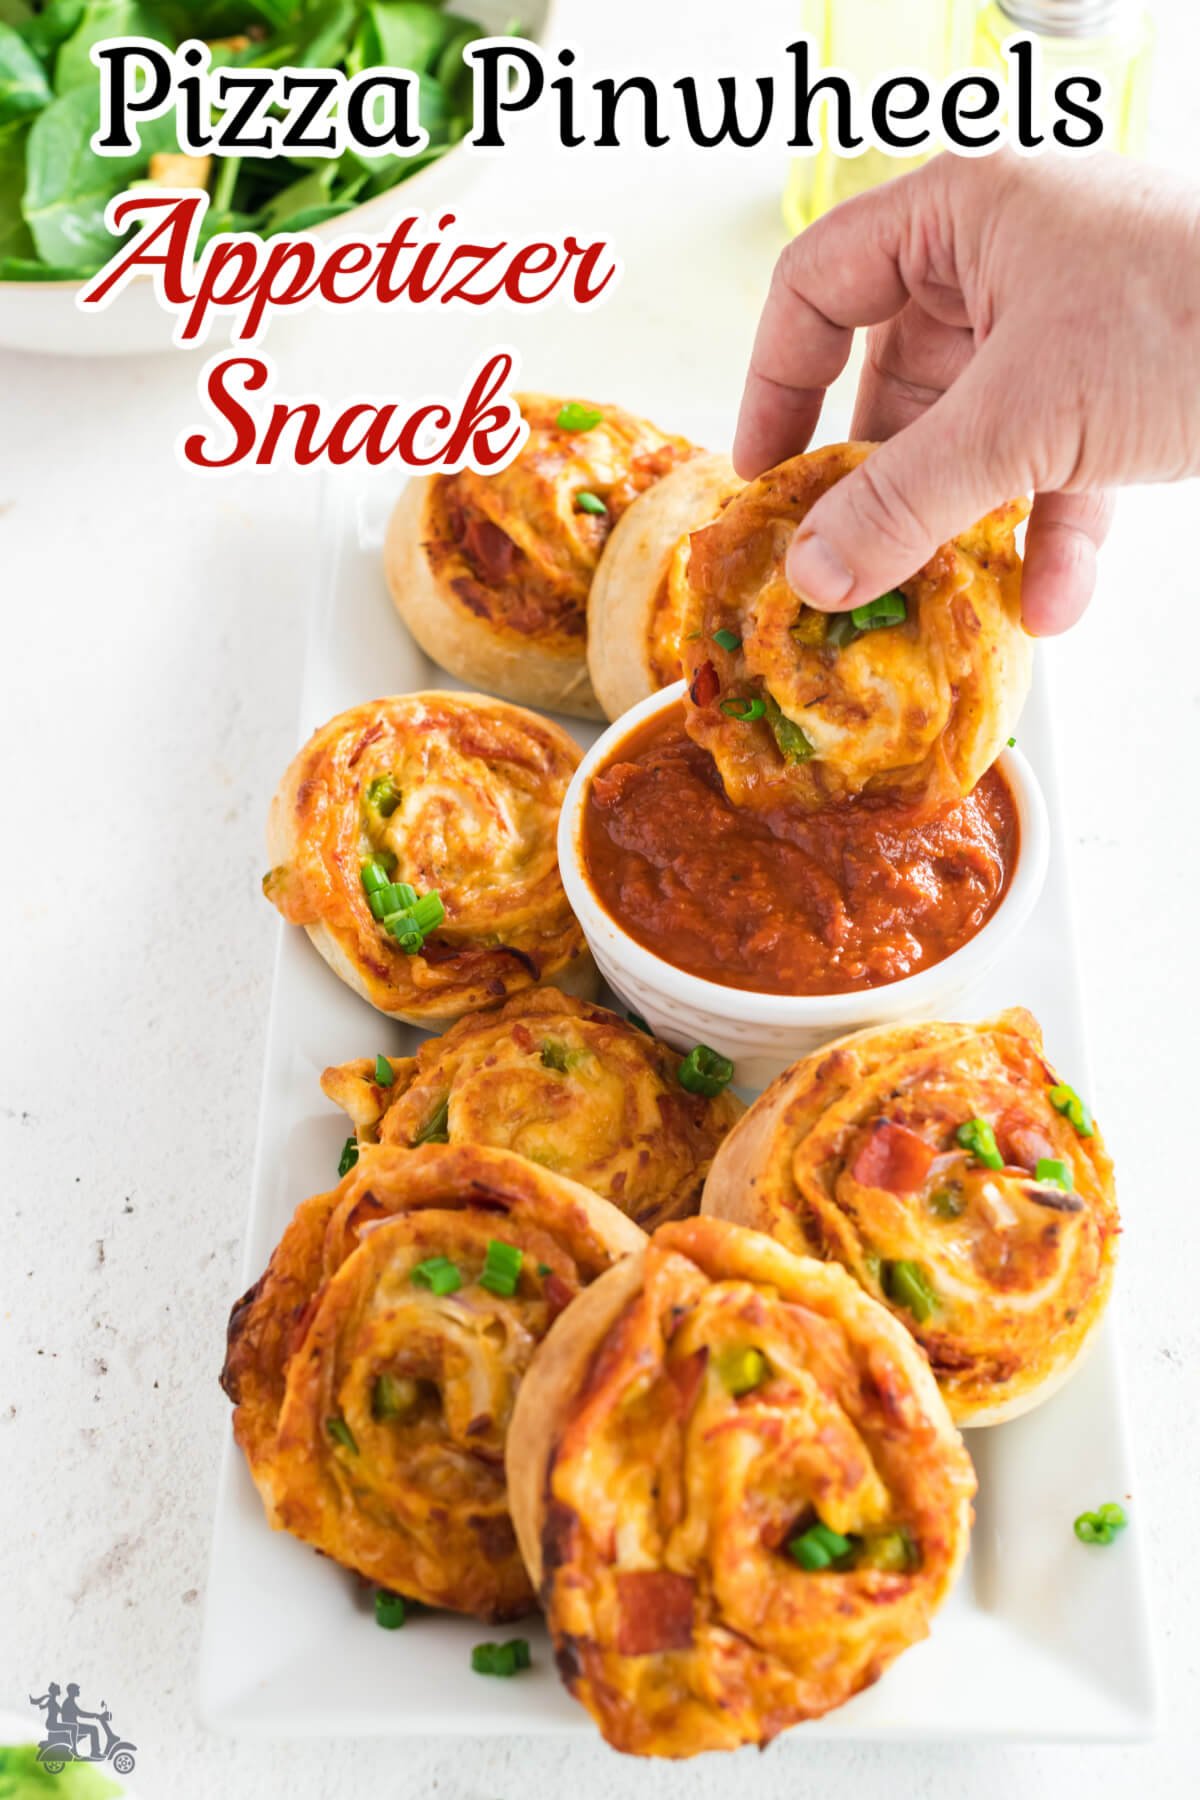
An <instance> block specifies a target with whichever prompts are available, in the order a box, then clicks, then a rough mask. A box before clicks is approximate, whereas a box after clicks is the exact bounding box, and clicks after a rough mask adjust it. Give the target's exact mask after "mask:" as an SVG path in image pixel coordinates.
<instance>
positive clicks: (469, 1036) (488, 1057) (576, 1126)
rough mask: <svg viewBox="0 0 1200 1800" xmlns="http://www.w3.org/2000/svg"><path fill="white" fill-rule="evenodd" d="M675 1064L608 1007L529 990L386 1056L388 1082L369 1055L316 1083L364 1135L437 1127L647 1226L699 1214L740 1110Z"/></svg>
mask: <svg viewBox="0 0 1200 1800" xmlns="http://www.w3.org/2000/svg"><path fill="white" fill-rule="evenodd" d="M385 1060H386V1059H385ZM679 1066H680V1057H679V1053H678V1051H676V1050H672V1049H670V1047H669V1046H668V1045H666V1044H661V1043H659V1042H658V1040H657V1039H656V1038H653V1037H650V1036H648V1035H647V1033H646V1032H644V1031H640V1030H638V1028H637V1027H636V1026H634V1025H631V1024H629V1023H628V1022H627V1021H626V1020H625V1019H622V1018H619V1017H618V1016H617V1014H616V1013H613V1012H609V1011H608V1009H607V1008H606V1007H603V1006H590V1005H587V1004H585V1003H584V1002H583V1001H581V1000H574V999H572V998H571V997H570V996H569V995H567V994H562V993H559V992H558V990H557V989H555V988H534V989H531V990H529V991H528V992H526V993H524V994H518V995H515V996H514V998H513V999H511V1000H509V1001H508V1002H507V1003H506V1004H505V1005H504V1006H502V1007H500V1008H499V1009H498V1010H497V1011H496V1012H488V1013H473V1014H472V1015H471V1016H470V1017H469V1018H466V1019H460V1020H459V1022H458V1024H457V1025H455V1026H453V1027H452V1028H451V1029H450V1030H449V1031H448V1032H446V1034H445V1036H443V1037H439V1038H431V1039H429V1040H428V1041H427V1042H426V1043H424V1044H422V1045H421V1047H420V1049H419V1050H418V1051H417V1054H416V1055H415V1056H408V1057H397V1058H392V1059H390V1060H389V1061H388V1071H389V1072H390V1074H391V1077H392V1080H391V1082H390V1084H388V1085H384V1086H381V1085H380V1084H379V1082H378V1080H377V1079H376V1076H377V1073H378V1068H377V1063H376V1060H375V1059H373V1058H366V1057H364V1058H362V1059H361V1060H360V1061H357V1062H351V1063H344V1064H342V1065H341V1066H340V1067H338V1068H333V1069H326V1071H325V1073H324V1075H323V1076H322V1077H321V1086H322V1088H323V1089H324V1090H325V1092H326V1094H328V1096H329V1098H330V1099H331V1100H334V1101H336V1102H337V1104H338V1105H339V1106H341V1107H343V1108H344V1109H345V1111H346V1112H347V1113H349V1115H350V1117H351V1119H352V1120H353V1122H354V1126H355V1129H356V1131H357V1133H358V1137H359V1141H360V1142H362V1143H376V1142H378V1143H383V1144H401V1145H402V1144H412V1143H413V1142H415V1141H419V1140H420V1139H421V1138H422V1136H423V1135H424V1134H425V1133H427V1132H429V1131H430V1129H431V1128H436V1129H437V1130H438V1132H439V1134H440V1135H444V1136H445V1137H446V1139H447V1140H448V1141H449V1142H450V1143H452V1144H458V1143H472V1144H491V1145H492V1146H494V1147H495V1148H498V1149H505V1150H514V1151H516V1152H518V1154H520V1155H521V1156H527V1157H529V1159H530V1160H531V1161H532V1162H535V1163H538V1164H539V1165H540V1166H541V1167H543V1168H548V1169H553V1170H555V1171H556V1172H557V1173H558V1174H560V1175H568V1176H570V1177H571V1179H572V1180H574V1181H581V1182H582V1183H583V1184H584V1186H585V1187H588V1188H591V1189H592V1190H593V1192H595V1193H597V1194H601V1195H602V1196H603V1197H604V1198H605V1199H606V1200H611V1201H612V1202H613V1204H614V1205H615V1206H619V1207H620V1209H621V1211H622V1212H624V1213H626V1214H628V1216H629V1217H630V1218H631V1219H635V1220H636V1221H637V1223H638V1224H639V1225H641V1226H642V1227H643V1228H644V1229H646V1230H647V1231H649V1230H653V1228H654V1226H655V1225H658V1224H661V1223H662V1222H663V1221H664V1220H665V1219H674V1218H682V1217H684V1216H685V1215H686V1214H688V1213H694V1212H698V1211H699V1208H700V1193H701V1190H702V1188H703V1186H704V1177H705V1175H706V1174H707V1173H708V1169H709V1165H710V1163H711V1162H712V1158H713V1154H714V1152H715V1150H716V1148H717V1145H718V1144H719V1143H720V1141H721V1139H722V1138H723V1137H724V1136H725V1133H726V1132H727V1131H728V1130H729V1129H730V1127H731V1126H732V1125H733V1124H734V1123H735V1122H736V1121H737V1120H738V1119H739V1118H740V1117H741V1115H742V1113H743V1112H744V1111H745V1108H744V1107H743V1105H742V1103H741V1101H740V1100H738V1099H737V1098H736V1096H735V1095H733V1094H731V1093H729V1092H728V1091H726V1092H725V1093H722V1094H718V1095H716V1096H715V1097H714V1098H711V1099H709V1098H706V1097H705V1096H704V1095H702V1094H693V1093H690V1092H689V1091H688V1090H687V1089H686V1088H684V1087H682V1086H681V1085H680V1082H679Z"/></svg>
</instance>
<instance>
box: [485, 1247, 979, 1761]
mask: <svg viewBox="0 0 1200 1800" xmlns="http://www.w3.org/2000/svg"><path fill="white" fill-rule="evenodd" d="M508 1466H509V1488H510V1501H511V1505H512V1511H513V1519H514V1523H515V1525H516V1528H517V1534H518V1538H519V1540H520V1544H521V1549H522V1552H523V1554H524V1557H525V1561H526V1564H527V1566H528V1568H529V1571H530V1574H531V1576H532V1577H533V1580H534V1583H535V1586H536V1587H537V1589H538V1592H539V1594H540V1596H541V1600H542V1603H543V1606H544V1608H545V1612H546V1618H547V1622H548V1624H549V1627H550V1631H551V1634H552V1637H553V1640H554V1647H555V1654H556V1658H557V1662H558V1667H559V1670H560V1673H561V1674H562V1676H563V1679H564V1681H565V1682H566V1684H567V1686H568V1688H569V1689H570V1690H571V1692H572V1693H573V1694H574V1695H575V1696H576V1698H577V1699H579V1700H580V1701H582V1703H583V1705H584V1706H586V1707H587V1709H588V1711H589V1712H590V1713H591V1714H592V1716H593V1717H594V1718H595V1719H596V1721H597V1723H598V1724H599V1726H600V1729H601V1731H602V1732H603V1733H604V1736H605V1737H606V1738H607V1739H608V1741H609V1743H611V1744H613V1745H615V1746H616V1748H618V1749H620V1750H625V1751H630V1752H633V1753H634V1754H637V1755H644V1756H649V1755H658V1756H692V1755H695V1754H696V1753H697V1752H699V1751H703V1750H717V1749H734V1748H736V1747H737V1746H738V1745H739V1744H747V1743H756V1744H762V1743H766V1742H767V1741H769V1739H771V1738H772V1737H774V1736H775V1735H776V1734H777V1733H779V1732H780V1731H783V1730H784V1729H785V1728H786V1727H787V1726H789V1725H792V1724H794V1723H796V1722H797V1721H798V1720H801V1719H809V1718H815V1717H818V1716H819V1715H820V1714H822V1713H825V1712H828V1711H829V1710H830V1709H831V1708H832V1707H835V1706H840V1705H841V1704H842V1703H843V1702H844V1701H846V1700H848V1699H849V1698H850V1697H851V1696H852V1695H853V1694H855V1693H857V1692H859V1690H860V1689H862V1688H864V1687H866V1686H868V1685H869V1684H870V1683H871V1682H873V1681H875V1680H876V1679H877V1678H878V1677H879V1675H881V1674H882V1672H883V1671H884V1670H885V1669H886V1668H887V1666H888V1664H889V1663H890V1662H892V1661H893V1660H894V1658H895V1657H896V1656H898V1655H899V1654H900V1652H901V1651H902V1650H904V1649H905V1648H906V1647H907V1645H909V1644H911V1643H913V1642H915V1641H916V1640H917V1639H919V1638H922V1637H924V1636H925V1635H926V1633H927V1631H928V1628H929V1621H930V1618H931V1615H932V1614H933V1613H934V1611H935V1610H936V1608H937V1607H938V1606H939V1605H940V1604H941V1602H942V1600H943V1599H944V1598H945V1595H946V1593H947V1591H948V1589H949V1588H950V1585H951V1583H952V1582H953V1580H954V1577H955V1575H956V1574H957V1572H958V1569H959V1567H960V1565H961V1562H962V1559H963V1557H964V1555H965V1553H966V1548H967V1537H968V1531H969V1526H970V1517H971V1498H972V1495H973V1494H974V1491H975V1481H974V1475H973V1472H972V1469H971V1464H970V1461H969V1459H968V1457H967V1454H966V1452H965V1450H964V1449H963V1446H962V1441H961V1439H960V1438H959V1436H958V1433H957V1432H956V1431H955V1429H954V1427H953V1425H952V1424H951V1421H950V1417H949V1414H948V1413H947V1411H946V1406H945V1402H944V1401H943V1400H942V1397H941V1395H940V1394H939V1393H938V1390H937V1385H936V1383H935V1382H934V1380H933V1377H932V1375H931V1373H930V1370H929V1365H928V1363H927V1362H926V1360H925V1358H924V1357H923V1356H922V1355H921V1353H920V1351H919V1350H917V1348H916V1346H915V1345H914V1344H913V1342H912V1339H911V1338H910V1337H909V1336H908V1334H907V1333H906V1332H905V1331H904V1330H903V1329H902V1328H901V1327H900V1326H898V1325H897V1323H896V1321H895V1320H894V1319H892V1318H891V1317H890V1316H889V1315H888V1314H887V1313H886V1312H885V1311H884V1309H883V1308H882V1307H879V1306H877V1305H876V1304H875V1302H874V1301H873V1300H870V1299H868V1297H867V1296H866V1295H865V1294H864V1293H863V1292H862V1291H861V1289H860V1288H858V1287H856V1285H855V1284H854V1283H853V1282H852V1281H851V1280H850V1279H849V1278H848V1277H847V1276H846V1275H845V1273H844V1272H843V1271H842V1270H841V1269H837V1268H833V1267H830V1266H829V1265H827V1264H822V1263H818V1262H815V1261H813V1260H812V1259H811V1258H800V1257H794V1256H792V1255H791V1254H790V1252H788V1251H786V1250H784V1249H783V1248H782V1246H781V1245H779V1244H776V1243H773V1242H772V1241H771V1240H770V1239H768V1238H766V1237H763V1236H761V1235H760V1234H759V1233H756V1232H750V1231H745V1230H743V1229H741V1228H740V1227H738V1226H735V1225H728V1224H725V1223H724V1222H723V1221H720V1220H716V1219H703V1218H702V1219H689V1220H685V1221H681V1222H677V1223H673V1224H670V1225H665V1226H663V1227H662V1228H661V1229H660V1230H659V1231H658V1232H657V1233H656V1234H655V1236H654V1238H653V1240H652V1242H651V1243H650V1245H649V1247H648V1248H647V1249H646V1250H645V1252H644V1253H640V1254H638V1255H635V1256H631V1257H629V1258H628V1259H627V1260H626V1261H625V1262H623V1263H621V1264H620V1265H618V1267H617V1268H615V1269H613V1270H611V1271H610V1272H609V1273H608V1274H607V1275H605V1276H603V1277H601V1279H600V1280H599V1281H598V1282H596V1283H595V1284H594V1285H593V1286H592V1287H591V1288H590V1289H589V1290H588V1292H587V1293H586V1294H585V1295H583V1296H582V1297H581V1299H580V1300H579V1301H577V1302H576V1303H575V1304H574V1306H572V1308H571V1309H570V1311H569V1312H568V1313H567V1314H566V1315H565V1316H564V1317H563V1318H562V1319H561V1320H559V1321H558V1322H557V1324H556V1326H555V1328H554V1330H553V1331H552V1332H551V1334H550V1336H549V1338H548V1339H547V1341H546V1342H545V1344H544V1345H543V1346H542V1349H541V1351H540V1352H539V1354H538V1356H537V1358H536V1360H535V1362H534V1364H533V1366H532V1368H531V1370H530V1373H529V1376H528V1377H527V1380H526V1382H525V1384H524V1386H523V1388H522V1391H521V1395H520V1397H519V1399H518V1402H517V1409H516V1413H515V1416H514V1420H513V1429H512V1432H511V1433H510V1437H509V1455H508Z"/></svg>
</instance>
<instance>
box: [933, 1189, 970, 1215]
mask: <svg viewBox="0 0 1200 1800" xmlns="http://www.w3.org/2000/svg"><path fill="white" fill-rule="evenodd" d="M928 1205H929V1210H930V1212H931V1213H932V1214H933V1216H934V1218H935V1219H961V1218H962V1215H963V1213H964V1212H965V1211H966V1207H967V1203H966V1201H965V1200H964V1199H963V1197H962V1195H961V1194H957V1193H955V1191H954V1189H953V1188H938V1189H937V1191H936V1192H935V1193H932V1194H930V1196H929V1201H928Z"/></svg>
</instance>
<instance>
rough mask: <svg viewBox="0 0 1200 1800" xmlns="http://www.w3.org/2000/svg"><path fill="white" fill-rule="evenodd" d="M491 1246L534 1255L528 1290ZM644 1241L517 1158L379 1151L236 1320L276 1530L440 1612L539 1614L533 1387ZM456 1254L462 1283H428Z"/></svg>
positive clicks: (245, 1406) (233, 1376) (240, 1384)
mask: <svg viewBox="0 0 1200 1800" xmlns="http://www.w3.org/2000/svg"><path fill="white" fill-rule="evenodd" d="M491 1240H499V1241H500V1242H502V1243H505V1244H508V1245H511V1246H513V1247H515V1248H517V1249H519V1250H520V1251H521V1253H522V1260H521V1269H520V1274H519V1277H518V1280H517V1285H516V1290H515V1292H514V1293H513V1294H512V1295H511V1296H506V1295H503V1294H499V1293H496V1292H494V1291H492V1290H491V1289H489V1288H488V1287H486V1286H484V1285H482V1284H481V1282H480V1276H481V1273H482V1272H483V1270H484V1267H485V1262H486V1253H487V1246H488V1243H489V1241H491ZM643 1242H644V1238H643V1235H642V1233H641V1232H640V1231H639V1230H638V1228H637V1227H636V1226H635V1225H634V1224H632V1222H631V1221H630V1220H628V1219H626V1218H625V1217H624V1215H623V1214H621V1213H619V1212H618V1211H617V1210H616V1208H615V1207H611V1206H609V1205H608V1204H607V1202H605V1201H603V1200H601V1199H599V1198H598V1197H597V1196H596V1195H595V1194H592V1193H589V1192H588V1190H587V1189H586V1188H583V1187H580V1186H579V1185H578V1184H577V1183H576V1182H572V1181H567V1180H565V1179H564V1178H562V1177H561V1176H557V1175H553V1174H551V1173H549V1172H548V1171H547V1170H543V1169H537V1168H535V1167H534V1166H533V1165H532V1164H530V1163H528V1162H526V1161H525V1160H524V1159H523V1158H521V1157H517V1156H512V1155H509V1154H508V1153H507V1152H506V1151H502V1150H489V1149H484V1148H481V1147H478V1146H471V1145H459V1146H448V1145H447V1146H442V1145H429V1146H426V1147H425V1148H423V1149H419V1150H396V1149H390V1148H377V1149H364V1150H363V1151H362V1153H361V1154H360V1156H359V1160H358V1163H357V1164H356V1166H355V1167H354V1168H353V1169H352V1170H351V1172H350V1173H349V1174H348V1175H347V1176H346V1177H345V1179H344V1180H343V1181H342V1182H341V1184H340V1186H339V1187H337V1188H335V1189H334V1190H333V1191H332V1192H331V1193H328V1194H318V1195H316V1196H314V1197H313V1198H312V1199H311V1200H306V1201H304V1202H303V1204H302V1205H301V1206H300V1207H299V1208H298V1209H297V1211H296V1215H295V1217H294V1219H293V1220H292V1223H291V1224H290V1225H289V1227H288V1229H287V1231H286V1232H285V1234H284V1236H283V1239H282V1241H281V1242H280V1245H279V1247H278V1249H277V1250H276V1252H275V1254H274V1256H273V1257H272V1258H271V1262H270V1266H269V1267H268V1269H267V1271H266V1273H265V1274H264V1275H263V1276H262V1277H261V1279H260V1280H259V1281H258V1282H256V1284H255V1285H254V1287H253V1288H251V1290H250V1292H249V1293H248V1294H247V1295H245V1296H244V1298H243V1299H242V1300H240V1301H239V1302H238V1304H237V1305H236V1306H235V1307H234V1309H233V1313H232V1315H231V1317H230V1322H229V1346H228V1354H227V1358H226V1363H225V1369H224V1373H223V1375H222V1385H223V1386H224V1388H225V1390H226V1392H227V1393H228V1395H229V1397H230V1399H231V1400H233V1402H234V1404H235V1407H236V1411H235V1413H234V1435H235V1437H236V1439H237V1442H238V1444H239V1446H240V1447H241V1449H242V1450H243V1452H244V1453H245V1456H246V1459H247V1462H248V1463H249V1465H250V1471H251V1474H252V1475H253V1477H254V1480H255V1483H256V1485H257V1486H258V1489H259V1492H260V1494H261V1495H262V1499H263V1503H264V1505H265V1507H266V1511H267V1516H268V1518H269V1519H270V1521H271V1524H272V1525H273V1526H274V1527H275V1528H276V1529H279V1530H284V1531H289V1532H291V1533H292V1534H293V1536H295V1537H298V1538H301V1539H302V1540H303V1541H304V1542H305V1543H308V1544H312V1545H313V1546H314V1547H315V1548H316V1549H318V1550H322V1551H324V1552H325V1554H326V1555H327V1556H330V1557H332V1558H333V1559H334V1561H336V1562H339V1563H341V1564H343V1565H344V1566H345V1567H346V1568H349V1569H354V1570H356V1571H357V1572H358V1573H359V1574H360V1575H363V1576H365V1577H366V1578H367V1579H368V1580H370V1581H373V1582H377V1583H379V1584H380V1585H382V1586H384V1587H386V1588H389V1589H391V1590H392V1591H393V1592H396V1593H401V1594H405V1595H408V1596H410V1597H411V1598H413V1599H417V1600H421V1601H424V1602H426V1603H427V1604H429V1605H431V1606H439V1607H448V1608H450V1609H451V1610H453V1611H456V1612H467V1613H472V1614H476V1615H477V1616H479V1617H481V1618H495V1619H500V1618H513V1617H516V1616H519V1615H520V1614H521V1613H523V1612H527V1611H528V1610H530V1608H531V1606H532V1604H533V1594H532V1591H531V1589H530V1586H529V1582H528V1580H527V1577H526V1574H525V1570H524V1567H523V1565H522V1562H521V1559H520V1555H519V1553H518V1551H517V1546H516V1542H515V1539H514V1536H513V1531H512V1526H511V1522H510V1519H509V1514H508V1505H507V1498H506V1489H505V1480H504V1445H505V1438H506V1435H507V1432H508V1428H509V1421H510V1417H511V1413H512V1406H513V1400H514V1396H515V1394H516V1391H517V1388H518V1385H519V1383H520V1380H521V1378H522V1376H523V1374H524V1371H525V1368H526V1366H527V1364H528V1362H529V1359H530V1357H531V1356H532V1354H533V1351H534V1349H535V1347H536V1345H537V1344H538V1342H539V1341H540V1339H541V1338H542V1337H543V1336H544V1335H545V1333H546V1331H547V1330H548V1328H549V1326H550V1324H551V1322H552V1321H553V1320H554V1319H555V1318H556V1317H557V1316H558V1315H559V1314H560V1313H561V1312H562V1311H563V1309H564V1308H566V1307H567V1306H568V1305H569V1304H570V1303H571V1302H572V1301H573V1299H574V1298H575V1296H576V1295H577V1294H578V1293H579V1292H580V1291H581V1290H582V1289H583V1288H585V1287H586V1285H587V1283H588V1282H590V1281H591V1280H593V1279H594V1278H595V1277H596V1276H597V1275H599V1274H600V1273H602V1272H603V1271H604V1270H606V1269H607V1268H609V1267H610V1266H611V1265H612V1264H613V1263H614V1262H615V1261H616V1260H617V1259H619V1258H620V1257H622V1256H625V1255H628V1254H630V1253H632V1252H634V1251H636V1250H637V1249H638V1248H639V1247H640V1246H641V1245H642V1243H643ZM436 1257H444V1258H448V1259H449V1260H450V1261H451V1262H453V1263H454V1264H455V1266H456V1268H457V1269H458V1272H459V1277H460V1281H461V1285H460V1287H459V1288H458V1289H457V1290H456V1291H454V1292H451V1293H448V1294H439V1293H437V1292H435V1291H434V1290H432V1289H431V1288H429V1287H428V1286H424V1285H422V1284H421V1282H420V1279H419V1278H418V1279H414V1274H413V1271H414V1269H416V1268H417V1267H418V1265H420V1264H423V1263H425V1262H427V1261H428V1260H429V1259H431V1258H436Z"/></svg>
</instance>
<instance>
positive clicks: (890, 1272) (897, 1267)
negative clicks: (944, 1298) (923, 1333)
mask: <svg viewBox="0 0 1200 1800" xmlns="http://www.w3.org/2000/svg"><path fill="white" fill-rule="evenodd" d="M882 1274H883V1291H884V1293H885V1294H886V1295H887V1297H888V1299H889V1300H891V1301H892V1302H893V1304H894V1305H896V1306H903V1307H904V1308H905V1310H906V1311H907V1312H910V1313H911V1314H912V1316H913V1318H914V1319H915V1320H916V1321H917V1324H918V1325H923V1324H924V1323H925V1321H926V1319H927V1318H929V1316H930V1314H931V1313H933V1312H936V1310H937V1303H938V1301H937V1295H936V1294H935V1293H934V1291H933V1289H932V1288H931V1287H930V1285H929V1282H928V1281H927V1280H926V1277H925V1271H924V1270H923V1269H922V1267H921V1265H920V1263H915V1262H887V1263H884V1265H883V1271H882Z"/></svg>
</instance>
